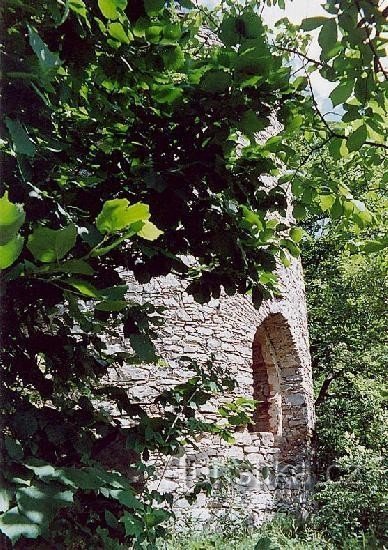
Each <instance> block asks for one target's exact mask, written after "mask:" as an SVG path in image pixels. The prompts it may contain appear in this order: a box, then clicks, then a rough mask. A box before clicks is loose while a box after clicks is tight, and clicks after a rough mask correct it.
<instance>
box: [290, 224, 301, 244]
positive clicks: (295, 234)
mask: <svg viewBox="0 0 388 550" xmlns="http://www.w3.org/2000/svg"><path fill="white" fill-rule="evenodd" d="M303 235H304V231H303V229H302V228H300V227H292V229H291V231H290V237H291V239H292V240H293V241H294V243H299V242H300V241H301V240H302V238H303Z"/></svg>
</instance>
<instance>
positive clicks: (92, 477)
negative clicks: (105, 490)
mask: <svg viewBox="0 0 388 550" xmlns="http://www.w3.org/2000/svg"><path fill="white" fill-rule="evenodd" d="M56 475H57V479H58V480H60V481H62V483H64V484H66V485H71V486H72V487H74V488H75V489H82V490H84V491H95V490H97V489H100V487H101V484H102V483H103V481H101V478H100V477H99V475H98V472H97V471H96V470H95V469H94V468H82V469H81V468H61V469H60V470H57V472H56Z"/></svg>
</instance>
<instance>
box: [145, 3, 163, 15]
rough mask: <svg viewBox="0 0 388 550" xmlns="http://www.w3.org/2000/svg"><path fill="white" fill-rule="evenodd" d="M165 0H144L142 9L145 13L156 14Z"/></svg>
mask: <svg viewBox="0 0 388 550" xmlns="http://www.w3.org/2000/svg"><path fill="white" fill-rule="evenodd" d="M165 3H166V1H165V0H144V9H145V11H146V13H147V15H150V16H152V15H158V13H159V12H161V11H162V9H163V8H164V5H165Z"/></svg>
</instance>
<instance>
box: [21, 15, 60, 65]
mask: <svg viewBox="0 0 388 550" xmlns="http://www.w3.org/2000/svg"><path fill="white" fill-rule="evenodd" d="M27 28H28V37H29V43H30V46H31V48H32V49H33V50H34V53H35V55H36V57H37V58H38V60H39V65H40V66H41V68H42V70H43V71H45V72H46V71H49V70H51V69H54V68H56V67H59V66H60V65H61V60H60V59H59V55H58V53H53V52H50V50H49V49H48V47H47V44H45V43H44V42H43V40H42V39H41V37H40V36H39V34H38V33H37V31H36V30H35V29H34V27H31V25H27Z"/></svg>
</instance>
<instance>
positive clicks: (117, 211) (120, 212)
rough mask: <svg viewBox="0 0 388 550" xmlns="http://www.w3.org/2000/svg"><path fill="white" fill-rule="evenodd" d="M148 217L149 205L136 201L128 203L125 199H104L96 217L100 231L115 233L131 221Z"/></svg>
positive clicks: (143, 219)
mask: <svg viewBox="0 0 388 550" xmlns="http://www.w3.org/2000/svg"><path fill="white" fill-rule="evenodd" d="M149 217H150V212H149V207H148V206H147V205H146V204H143V203H141V202H138V203H136V204H133V205H131V206H130V205H129V202H128V200H127V199H113V200H110V201H106V202H105V203H104V206H103V207H102V210H101V212H100V214H99V215H98V216H97V219H96V226H97V229H98V230H99V231H100V232H101V233H115V232H116V231H120V230H121V229H125V228H126V227H128V226H129V225H131V224H132V223H135V222H138V221H146V220H148V219H149Z"/></svg>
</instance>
